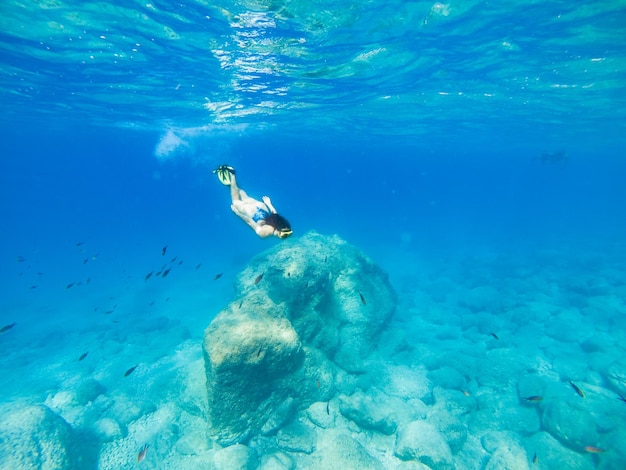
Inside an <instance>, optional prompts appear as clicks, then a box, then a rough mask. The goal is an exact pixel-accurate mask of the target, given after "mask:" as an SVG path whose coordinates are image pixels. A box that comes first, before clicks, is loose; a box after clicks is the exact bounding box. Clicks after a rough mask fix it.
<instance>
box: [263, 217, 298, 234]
mask: <svg viewBox="0 0 626 470" xmlns="http://www.w3.org/2000/svg"><path fill="white" fill-rule="evenodd" d="M263 221H264V222H265V224H266V225H271V226H272V227H274V229H276V230H278V231H279V232H281V233H284V234H285V237H288V236H289V235H291V233H292V231H291V224H290V223H289V221H288V220H287V219H285V218H284V217H283V216H282V215H280V214H269V215H267V216H265V219H263ZM281 238H283V237H281Z"/></svg>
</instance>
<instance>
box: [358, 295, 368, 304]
mask: <svg viewBox="0 0 626 470" xmlns="http://www.w3.org/2000/svg"><path fill="white" fill-rule="evenodd" d="M359 297H361V303H362V304H363V305H367V302H366V301H365V297H363V294H361V292H359Z"/></svg>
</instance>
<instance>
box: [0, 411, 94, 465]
mask: <svg viewBox="0 0 626 470" xmlns="http://www.w3.org/2000/svg"><path fill="white" fill-rule="evenodd" d="M0 416H2V420H0V468H3V469H4V468H6V469H9V468H11V469H20V468H38V469H41V470H70V469H79V468H85V467H84V464H83V463H82V460H81V455H80V452H79V447H78V443H77V438H76V435H75V433H74V431H73V429H72V428H71V427H70V425H69V424H67V422H65V420H64V419H63V418H61V417H60V416H59V415H57V414H56V413H54V412H53V411H52V410H50V408H48V407H47V406H43V405H42V406H20V405H17V406H13V405H11V406H9V405H4V406H3V407H2V408H0Z"/></svg>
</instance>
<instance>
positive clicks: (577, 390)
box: [569, 382, 585, 398]
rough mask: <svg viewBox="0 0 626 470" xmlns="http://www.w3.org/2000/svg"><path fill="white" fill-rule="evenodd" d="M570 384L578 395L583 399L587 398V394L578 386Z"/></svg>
mask: <svg viewBox="0 0 626 470" xmlns="http://www.w3.org/2000/svg"><path fill="white" fill-rule="evenodd" d="M569 384H570V385H571V386H572V388H573V389H574V390H575V391H576V393H578V395H580V396H581V397H582V398H585V392H583V391H582V390H581V388H580V387H579V386H578V385H576V384H575V383H574V382H570V383H569Z"/></svg>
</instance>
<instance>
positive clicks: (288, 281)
mask: <svg viewBox="0 0 626 470" xmlns="http://www.w3.org/2000/svg"><path fill="white" fill-rule="evenodd" d="M235 286H236V290H237V293H238V295H237V298H236V299H235V300H234V301H233V302H232V303H231V304H230V305H228V306H227V307H226V308H225V309H224V310H222V311H221V312H220V313H219V314H218V315H217V316H216V317H215V319H214V320H213V321H212V322H211V324H210V325H209V327H208V328H207V330H206V331H205V335H204V344H203V351H204V359H205V367H206V375H207V389H208V397H209V413H208V414H209V424H210V431H211V435H212V437H213V438H215V439H216V440H217V441H218V442H219V443H220V444H222V445H232V444H235V443H245V442H247V440H248V439H249V438H250V437H252V436H253V435H256V434H258V433H260V432H263V433H264V434H268V433H271V432H276V431H278V426H276V425H275V424H274V423H281V422H284V423H286V422H288V420H289V419H288V418H289V417H290V416H289V415H290V414H291V413H292V412H294V411H295V410H302V409H306V408H307V407H308V406H309V405H311V404H312V403H314V402H326V401H328V400H329V399H330V398H332V397H333V396H334V395H335V394H336V383H335V378H336V376H337V374H338V373H340V372H341V373H345V371H348V372H363V371H365V369H366V365H367V364H366V363H367V359H368V356H369V355H370V354H371V352H372V351H373V349H374V348H375V347H376V346H377V341H378V338H379V335H380V333H381V331H382V329H383V328H384V327H385V325H386V324H387V322H388V321H389V319H390V317H391V315H392V313H393V311H394V309H395V305H396V300H395V294H394V292H393V289H392V288H391V285H390V284H389V281H388V279H387V275H386V274H385V273H384V272H383V271H382V270H381V269H380V268H378V267H377V266H376V265H375V264H374V263H373V262H372V261H371V260H370V259H369V258H368V257H367V256H365V255H364V254H363V253H362V252H361V251H359V250H358V249H356V248H355V247H353V246H351V245H349V244H348V243H346V242H345V241H343V240H342V239H340V238H339V237H337V236H334V237H326V236H322V235H320V234H317V233H309V234H307V235H305V236H303V237H302V238H300V239H297V240H287V241H285V242H282V243H281V244H280V245H279V246H277V247H276V248H274V249H272V250H269V251H267V252H265V253H264V254H262V255H260V256H258V257H256V258H254V259H253V260H252V261H251V262H250V264H249V265H248V266H247V267H246V268H245V269H244V270H243V271H242V272H241V274H240V275H239V276H238V278H237V281H236V283H235ZM285 402H290V403H292V405H290V406H289V407H287V408H288V409H285V407H284V406H282V407H281V406H280V405H281V404H283V403H285ZM277 413H278V414H279V416H277ZM268 421H269V423H268Z"/></svg>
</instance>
